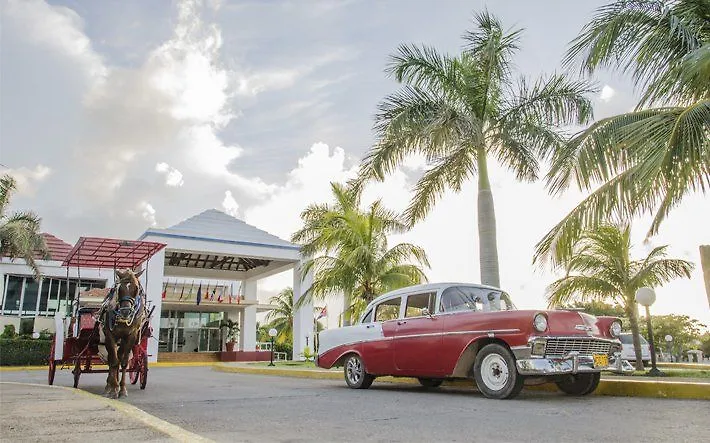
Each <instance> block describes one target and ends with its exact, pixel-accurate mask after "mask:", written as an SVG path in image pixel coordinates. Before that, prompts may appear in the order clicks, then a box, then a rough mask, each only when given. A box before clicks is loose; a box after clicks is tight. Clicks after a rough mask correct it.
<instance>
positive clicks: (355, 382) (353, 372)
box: [343, 354, 375, 389]
mask: <svg viewBox="0 0 710 443" xmlns="http://www.w3.org/2000/svg"><path fill="white" fill-rule="evenodd" d="M343 372H344V374H345V383H347V385H348V387H350V388H352V389H367V388H369V387H370V386H371V385H372V382H373V381H375V377H374V376H372V375H370V374H368V373H367V372H365V364H364V363H363V361H362V358H360V356H359V355H356V354H352V355H350V356H348V357H347V358H346V359H345V364H344V365H343Z"/></svg>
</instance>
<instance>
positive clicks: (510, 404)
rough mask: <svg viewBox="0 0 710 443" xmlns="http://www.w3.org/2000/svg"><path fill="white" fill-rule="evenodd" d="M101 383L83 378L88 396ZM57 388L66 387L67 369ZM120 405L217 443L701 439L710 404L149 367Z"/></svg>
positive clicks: (35, 374) (36, 376)
mask: <svg viewBox="0 0 710 443" xmlns="http://www.w3.org/2000/svg"><path fill="white" fill-rule="evenodd" d="M0 377H1V378H2V380H3V381H28V382H39V383H41V382H44V381H45V378H46V373H44V372H39V371H27V372H4V373H1V374H0ZM103 382H104V376H103V375H100V374H96V375H91V374H87V375H85V376H83V377H82V379H81V386H82V387H83V388H84V389H86V390H88V391H90V392H94V393H100V392H101V390H102V388H103ZM56 383H57V384H60V385H64V386H71V376H70V372H69V371H62V372H57V379H56ZM132 388H133V389H129V397H128V399H127V400H126V401H128V402H129V403H131V404H133V405H135V406H137V407H139V408H141V409H143V410H145V411H146V412H149V413H151V414H153V415H155V416H157V417H159V418H161V419H163V420H167V421H168V422H171V423H174V424H176V425H178V426H182V427H184V428H185V429H187V430H189V431H192V432H195V433H197V434H200V435H203V436H205V437H209V438H212V439H214V440H217V441H258V442H262V441H289V442H296V441H355V440H368V441H408V442H411V441H497V442H505V441H546V442H549V441H567V442H569V441H624V442H636V441H644V442H651V441H674V442H676V443H677V442H684V441H699V439H700V440H702V437H701V436H702V435H707V432H708V431H707V426H708V420H709V417H710V402H708V401H699V400H666V399H643V398H619V397H587V398H570V397H566V396H564V395H562V394H553V393H545V392H523V394H522V395H521V396H520V397H518V398H517V399H515V400H508V401H495V400H488V399H485V398H483V397H482V396H481V395H480V394H478V393H476V392H474V391H469V390H466V389H456V388H444V389H440V390H435V391H425V390H423V389H422V388H418V387H412V386H407V385H401V384H387V383H379V384H378V383H377V382H375V384H374V385H373V386H372V388H370V389H369V390H366V391H354V390H350V389H348V388H346V387H345V385H344V382H340V381H335V380H309V379H295V378H281V377H270V376H257V375H242V374H227V373H220V372H214V371H212V370H211V369H210V368H208V367H192V368H189V367H183V368H154V369H151V371H150V377H149V380H148V389H146V390H145V391H140V390H138V389H137V388H136V387H135V386H133V387H132Z"/></svg>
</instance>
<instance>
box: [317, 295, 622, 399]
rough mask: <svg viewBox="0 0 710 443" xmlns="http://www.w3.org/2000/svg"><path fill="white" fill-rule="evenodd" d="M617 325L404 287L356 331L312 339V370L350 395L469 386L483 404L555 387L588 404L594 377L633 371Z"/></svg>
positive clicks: (379, 303) (368, 312)
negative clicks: (378, 388) (411, 386)
mask: <svg viewBox="0 0 710 443" xmlns="http://www.w3.org/2000/svg"><path fill="white" fill-rule="evenodd" d="M620 334H621V321H620V320H619V319H618V318H614V317H594V316H592V315H589V314H586V313H583V312H578V311H569V310H518V309H516V308H515V306H514V305H513V303H512V301H511V299H510V297H509V296H508V294H507V293H505V292H503V291H502V290H500V289H497V288H493V287H489V286H483V285H475V284H466V283H438V284H425V285H417V286H410V287H407V288H404V289H399V290H396V291H393V292H390V293H387V294H384V295H381V296H380V297H377V298H376V299H375V300H373V301H372V302H371V303H370V304H369V305H368V306H367V307H366V308H365V311H364V314H363V315H362V317H361V318H360V320H359V322H358V323H357V324H354V325H352V326H346V327H342V328H336V329H328V330H325V331H322V332H320V334H319V345H318V353H317V358H316V364H317V365H318V366H319V367H322V368H331V367H334V366H343V368H344V374H345V382H346V383H347V385H348V386H349V387H351V388H355V389H366V388H368V387H370V385H371V384H372V382H373V380H374V379H375V378H376V377H379V376H385V375H391V376H396V377H415V378H417V379H419V382H420V383H421V384H422V385H423V386H425V387H438V386H439V385H441V383H442V382H443V381H444V380H445V379H464V378H469V379H471V378H472V379H474V380H475V383H476V386H477V387H478V389H479V391H480V392H481V393H483V395H485V396H486V397H490V398H500V399H502V398H512V397H514V396H516V395H517V394H518V393H519V392H520V390H521V389H522V388H523V384H541V383H556V384H557V386H558V387H559V388H560V390H562V391H563V392H565V393H567V394H570V395H586V394H589V393H591V392H593V391H594V390H595V389H596V388H597V386H598V384H599V377H600V372H601V371H612V372H616V373H622V372H629V371H633V368H632V367H631V365H630V364H629V363H628V362H626V361H624V360H623V359H622V358H621V348H622V347H621V342H620V341H619V339H618V337H619V335H620Z"/></svg>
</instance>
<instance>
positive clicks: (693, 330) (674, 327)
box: [641, 314, 706, 356]
mask: <svg viewBox="0 0 710 443" xmlns="http://www.w3.org/2000/svg"><path fill="white" fill-rule="evenodd" d="M651 326H652V328H653V342H654V343H655V344H656V349H661V346H662V345H663V344H664V343H666V339H665V337H666V335H670V336H672V337H673V348H674V350H675V353H674V355H676V356H679V355H682V354H683V352H684V351H687V350H689V349H697V346H696V344H695V343H696V341H701V339H702V333H703V330H704V329H705V328H706V326H705V325H704V324H702V323H700V322H699V321H698V320H696V319H694V318H690V317H688V316H687V315H675V314H671V315H652V316H651ZM641 334H643V335H644V337H648V330H647V329H646V322H642V324H641Z"/></svg>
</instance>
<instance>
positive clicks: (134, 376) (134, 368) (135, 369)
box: [128, 353, 141, 385]
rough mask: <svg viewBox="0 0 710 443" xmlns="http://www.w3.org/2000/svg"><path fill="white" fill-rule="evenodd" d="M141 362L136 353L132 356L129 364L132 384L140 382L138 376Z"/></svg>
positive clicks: (129, 375)
mask: <svg viewBox="0 0 710 443" xmlns="http://www.w3.org/2000/svg"><path fill="white" fill-rule="evenodd" d="M140 371H141V364H140V360H139V359H138V357H137V356H136V355H135V353H134V356H133V358H131V363H130V364H129V365H128V378H129V380H130V381H131V384H132V385H135V384H136V383H138V376H139V375H140Z"/></svg>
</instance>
